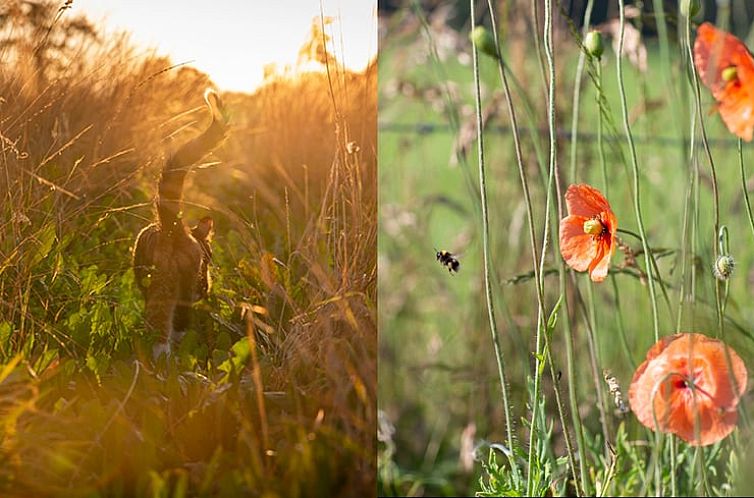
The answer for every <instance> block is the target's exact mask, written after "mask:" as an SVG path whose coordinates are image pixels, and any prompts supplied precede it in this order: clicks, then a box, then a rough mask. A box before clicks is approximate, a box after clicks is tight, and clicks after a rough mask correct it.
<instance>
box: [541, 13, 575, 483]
mask: <svg viewBox="0 0 754 498" xmlns="http://www.w3.org/2000/svg"><path fill="white" fill-rule="evenodd" d="M552 37H553V20H552V0H545V29H544V40H545V57H546V59H547V69H548V74H549V81H548V98H547V104H548V127H549V130H550V172H549V176H548V180H547V199H546V201H545V203H546V206H545V226H544V235H543V242H542V255H541V257H540V262H539V277H540V278H539V287H540V293H541V294H542V295H544V276H543V273H544V266H545V258H546V256H547V234H548V232H549V229H550V206H551V201H552V187H553V182H554V181H555V180H556V179H557V177H558V164H557V161H558V144H557V128H556V124H555V57H554V48H553V39H552ZM558 190H559V189H558ZM562 291H563V289H561V293H562ZM542 304H543V307H544V299H543V300H542ZM542 319H543V320H545V319H546V318H545V317H544V316H543V317H542ZM542 326H543V328H544V338H545V351H546V356H547V362H548V363H549V366H550V376H551V377H552V379H553V391H554V393H555V404H556V406H557V408H558V416H559V418H560V425H561V427H562V429H563V438H564V439H565V445H566V452H567V454H568V463H569V466H570V467H571V473H572V475H573V485H574V487H575V488H576V495H577V496H580V495H581V494H580V492H579V478H578V476H577V474H576V472H577V471H576V458H575V457H574V454H573V448H572V446H571V435H570V431H569V429H568V424H567V423H566V417H565V409H564V407H563V402H562V400H561V398H560V381H559V380H558V375H557V374H556V371H557V369H556V368H555V362H554V360H553V357H552V347H551V341H550V333H551V331H550V330H548V328H547V325H546V324H545V323H543V324H542ZM537 354H539V351H537ZM536 374H537V376H536V377H535V384H536V380H537V379H538V378H539V377H540V375H541V374H539V370H537V372H536ZM572 380H573V379H569V381H572ZM534 396H535V399H534V401H535V402H534V404H533V407H536V406H537V396H538V392H537V391H536V389H535V391H534ZM533 427H534V417H532V428H533ZM529 451H531V447H530V448H529ZM582 456H583V455H582Z"/></svg>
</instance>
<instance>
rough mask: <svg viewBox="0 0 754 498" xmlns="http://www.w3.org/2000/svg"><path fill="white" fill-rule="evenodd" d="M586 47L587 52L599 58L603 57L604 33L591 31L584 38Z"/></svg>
mask: <svg viewBox="0 0 754 498" xmlns="http://www.w3.org/2000/svg"><path fill="white" fill-rule="evenodd" d="M584 49H585V50H586V53H587V54H589V55H591V56H592V57H595V58H597V59H599V58H600V57H602V52H604V50H605V47H604V45H603V44H602V33H600V32H599V31H590V32H589V33H587V34H586V37H585V38H584Z"/></svg>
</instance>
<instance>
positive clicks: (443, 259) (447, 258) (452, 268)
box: [437, 251, 461, 273]
mask: <svg viewBox="0 0 754 498" xmlns="http://www.w3.org/2000/svg"><path fill="white" fill-rule="evenodd" d="M437 261H439V262H440V264H442V265H443V266H445V267H447V268H448V272H450V273H453V272H456V273H458V270H459V269H460V268H461V263H459V262H458V259H456V257H455V256H454V255H453V253H451V252H448V251H437Z"/></svg>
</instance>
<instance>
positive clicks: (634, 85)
mask: <svg viewBox="0 0 754 498" xmlns="http://www.w3.org/2000/svg"><path fill="white" fill-rule="evenodd" d="M627 3H631V2H627ZM681 3H684V2H681ZM685 3H686V4H688V2H685ZM692 3H694V2H692ZM701 3H702V4H704V5H703V6H702V10H701V11H700V12H698V13H697V14H696V15H694V16H693V17H692V19H691V20H690V22H688V23H687V16H685V15H684V14H683V13H681V11H680V10H679V7H680V6H679V5H678V2H643V3H642V5H643V7H642V10H639V9H638V8H637V5H639V4H637V3H635V2H633V5H627V6H626V10H625V11H624V12H625V16H621V15H620V13H621V10H622V9H621V7H622V3H621V2H618V1H613V2H592V1H588V2H587V1H577V2H551V1H549V0H546V1H541V2H528V1H510V2H509V1H506V2H490V3H489V4H488V2H471V4H472V5H474V7H475V9H476V12H475V13H471V12H470V5H469V2H453V3H440V4H433V6H432V7H430V6H429V5H428V4H427V3H422V4H421V6H420V5H419V3H418V2H406V3H405V6H403V7H401V8H398V9H396V10H394V11H390V12H389V11H387V10H385V11H382V12H381V35H380V67H379V129H380V134H379V137H380V138H379V165H380V168H379V181H380V196H379V197H380V199H379V205H380V209H379V233H380V235H379V250H378V254H379V258H378V259H379V302H380V312H379V323H380V352H379V354H380V368H379V393H378V395H379V417H378V426H379V427H378V439H379V445H378V493H379V494H380V495H386V496H406V495H408V496H422V495H428V496H436V495H445V496H453V495H473V494H475V493H476V494H477V495H478V496H501V495H507V496H521V495H537V496H555V495H576V494H579V495H585V496H595V495H599V496H605V495H608V496H610V495H613V496H615V495H651V496H660V495H666V496H673V495H676V496H677V495H732V494H733V495H735V494H747V493H750V491H751V489H752V485H754V482H753V481H752V464H751V458H752V454H753V452H752V450H753V448H752V445H751V413H752V409H753V408H754V407H753V406H752V398H751V395H750V389H747V388H748V385H747V378H746V377H747V375H746V370H748V371H749V372H751V367H752V362H751V358H752V353H753V352H754V342H753V340H754V335H753V332H754V327H753V326H752V323H754V307H753V306H752V305H751V303H752V290H751V289H752V282H754V280H753V279H754V273H752V264H754V251H753V250H752V247H754V223H752V222H751V215H750V214H749V213H750V211H749V210H748V209H747V208H748V201H747V197H746V196H745V194H747V195H748V194H749V191H750V190H751V189H752V188H754V178H753V177H752V175H753V174H754V173H752V172H753V171H754V169H753V168H754V166H753V165H754V153H752V152H753V149H752V148H751V147H752V146H751V143H750V142H747V141H743V142H742V148H741V153H740V154H739V150H738V146H739V140H738V136H736V134H734V133H732V132H731V131H729V129H728V127H727V126H726V125H725V124H724V123H723V121H722V119H721V116H720V113H721V112H722V111H720V109H723V108H724V105H727V104H726V102H730V100H728V101H726V100H725V99H726V98H727V99H731V98H732V97H733V96H734V93H733V92H734V91H735V90H734V89H735V88H739V87H743V88H751V86H750V85H752V82H751V80H748V79H747V78H748V76H746V74H748V73H747V71H748V68H749V65H748V64H749V62H748V61H749V59H748V57H749V56H748V55H747V54H746V51H745V50H743V51H739V52H737V53H738V54H739V57H740V59H737V61H736V62H735V63H734V62H729V63H728V64H729V66H724V67H722V68H721V70H720V74H718V76H717V77H718V82H719V83H718V84H719V85H721V86H720V88H723V89H726V90H725V91H729V92H731V93H730V94H727V96H723V97H720V96H719V95H717V94H716V95H713V93H712V91H711V90H710V88H709V87H708V86H709V85H708V83H707V81H708V80H709V79H710V76H709V73H707V76H702V80H701V81H699V78H700V74H699V73H700V72H701V71H703V70H706V71H711V69H709V67H708V65H707V62H704V61H698V62H697V64H698V65H699V66H698V67H697V66H695V65H694V64H693V62H692V60H691V54H692V53H693V50H694V43H695V40H696V38H697V37H698V36H699V35H698V34H697V27H698V26H699V25H700V24H701V23H702V22H703V21H709V22H712V23H713V24H716V25H717V26H718V27H719V28H720V29H725V30H728V31H732V32H733V34H735V35H737V36H738V37H740V38H741V39H742V40H743V41H744V43H745V42H746V40H747V35H749V33H750V29H751V26H750V22H751V19H752V14H754V12H753V11H752V7H753V6H752V5H751V4H750V3H749V2H744V1H737V0H733V1H731V2H726V4H728V3H729V4H730V8H729V9H727V10H726V9H724V8H718V9H715V5H714V4H715V2H711V1H710V2H701ZM722 4H723V3H722V2H720V5H722ZM587 6H589V7H587ZM591 6H594V16H593V17H592V21H591V23H590V22H587V25H590V24H591V29H594V30H597V31H599V32H600V33H601V40H602V46H603V48H604V51H603V53H602V54H601V56H599V54H598V53H597V52H598V51H597V50H595V49H596V47H595V45H594V44H593V41H592V42H590V43H589V44H588V45H587V47H584V46H582V37H583V36H584V34H585V33H586V32H587V31H585V30H583V28H582V27H581V25H582V24H583V22H582V20H583V19H584V17H585V14H586V10H585V8H591ZM686 7H688V5H686ZM692 7H693V6H692ZM490 9H493V10H492V12H493V13H494V15H495V19H494V21H493V20H492V19H491V17H490V12H491V11H490ZM687 11H688V10H686V11H685V12H687ZM472 19H473V23H472ZM475 26H484V27H485V32H483V33H482V32H477V36H474V37H473V39H474V43H475V45H472V42H471V41H470V37H469V34H470V33H471V32H472V30H473V29H474V27H475ZM493 26H494V28H493ZM710 29H711V28H710ZM495 31H497V34H498V35H499V37H500V41H499V47H500V51H501V54H502V61H503V64H499V63H498V59H497V56H498V53H497V50H496V44H495V36H494V32H495ZM640 34H641V36H638V35H640ZM689 34H690V38H689V37H688V35H689ZM592 36H595V35H592ZM710 36H711V35H710ZM748 39H749V40H750V39H751V38H750V37H749V38H748ZM621 43H622V45H623V48H624V51H625V55H624V57H623V58H622V59H621V61H620V64H619V63H618V60H617V59H616V50H617V49H618V48H619V46H620V44H621ZM705 43H710V42H705ZM475 46H476V48H477V50H476V55H477V57H476V59H475V53H474V52H475V50H474V48H475ZM711 46H712V48H709V45H708V46H706V47H707V48H709V52H710V53H711V55H710V54H708V55H707V56H708V57H709V59H708V60H712V61H713V62H711V63H709V65H714V61H715V60H716V58H717V57H721V56H720V55H719V54H723V53H726V54H727V53H728V52H730V51H732V50H733V48H732V47H733V46H734V45H731V44H729V43H728V42H726V44H725V47H724V48H720V46H721V44H717V48H714V47H715V46H716V44H715V43H712V45H711ZM702 48H704V47H702ZM716 51H717V52H716ZM716 53H717V54H718V55H716ZM697 58H699V57H697ZM736 64H741V65H740V66H738V67H737V68H736V67H735V66H736ZM475 67H478V82H479V85H478V87H477V85H476V84H475V82H476V81H477V80H476V78H475ZM729 67H734V69H733V70H731V69H729ZM751 67H754V65H752V66H751ZM700 68H701V69H700ZM503 70H504V72H502V71H503ZM723 71H727V73H725V76H723V74H722V72H723ZM503 74H504V76H505V78H504V79H503V78H502V76H501V75H503ZM697 81H699V93H698V98H697V92H696V86H695V83H696V82H697ZM726 85H728V86H726ZM736 85H738V86H736ZM747 85H748V86H747ZM506 89H507V90H508V91H506ZM720 92H723V90H720ZM507 93H509V94H510V102H511V104H512V111H513V113H515V117H516V120H517V125H518V133H517V134H514V133H513V126H512V121H511V117H512V114H511V109H509V107H508V102H509V98H508V95H507ZM716 97H717V98H718V100H720V99H721V98H722V99H723V100H722V103H720V104H716ZM477 98H478V99H479V101H478V102H477ZM747 98H748V99H749V100H746V99H743V100H742V102H743V103H744V104H746V103H747V102H751V98H750V97H747ZM737 112H738V114H736V115H735V116H733V117H732V119H735V120H738V121H741V122H745V121H746V120H748V119H750V117H751V116H750V113H749V114H747V111H746V110H745V109H744V108H740V109H739V110H738V111H737ZM574 116H576V118H575V119H574ZM478 122H481V123H482V126H481V128H482V133H481V135H482V138H483V150H482V152H483V154H484V155H483V162H482V161H481V159H482V158H480V148H479V146H480V143H479V140H478V139H479V135H478V133H477V130H478V128H479V126H478ZM702 126H703V128H702ZM705 134H706V136H705ZM516 142H518V144H517V143H516ZM517 145H518V146H519V148H520V152H521V156H520V160H519V159H518V158H517V154H516V150H517ZM482 164H483V166H484V169H483V172H482V173H483V178H484V179H485V185H483V186H482V187H484V188H480V165H482ZM577 184H588V185H590V186H592V187H593V188H595V189H597V190H599V192H600V194H599V198H598V196H597V195H596V194H595V195H594V196H592V197H588V196H586V194H585V192H587V187H583V186H582V187H572V188H571V189H569V186H571V185H577ZM525 191H528V193H529V196H528V198H527V196H526V195H525ZM482 192H484V193H485V194H486V202H483V197H482ZM566 192H568V194H566ZM585 199H586V200H585ZM600 199H601V200H600ZM595 206H597V208H595ZM637 208H638V209H637ZM610 212H611V213H613V214H614V218H611V216H612V215H610V214H609V213H610ZM569 215H571V216H577V215H578V216H580V218H579V217H578V216H577V217H576V218H569ZM561 220H566V221H564V222H563V223H564V225H561ZM485 222H486V223H485ZM485 225H486V228H485ZM616 225H617V229H618V230H617V232H614V231H615V228H616ZM561 226H565V227H566V230H565V233H566V237H565V238H564V237H563V233H562V229H561ZM485 229H486V230H487V231H488V233H489V240H488V242H487V243H485V240H484V233H485ZM610 234H614V235H615V237H616V238H615V239H614V240H613V241H612V242H611V239H610ZM532 236H533V238H534V241H533V242H532ZM578 237H582V238H580V239H579V238H578ZM576 239H577V240H578V241H580V242H574V240H576ZM582 243H583V244H584V246H580V245H579V244H582ZM593 244H594V245H593ZM596 244H600V246H599V247H603V248H605V247H607V249H604V250H605V251H607V252H605V253H599V254H602V257H599V254H598V252H597V251H598V250H602V249H597V245H596ZM582 247H588V249H589V250H591V251H594V252H592V253H589V252H588V251H586V252H583V251H585V249H584V250H582V249H580V248H582ZM485 250H486V251H487V254H488V258H487V260H488V264H487V265H485V258H484V253H485ZM579 250H582V252H581V253H579V252H578V251H579ZM437 251H450V252H451V253H452V254H454V255H455V257H456V258H457V259H458V262H459V264H460V268H459V271H458V272H457V273H455V272H452V271H450V270H452V268H449V267H447V266H445V265H443V264H442V261H438V257H437V256H438V255H437V254H436V253H437ZM610 251H612V253H611V252H610ZM611 254H612V257H611ZM439 256H442V254H440V255H439ZM728 258H731V259H732V261H734V264H731V259H728ZM598 263H599V264H603V265H608V264H609V266H603V267H602V268H603V269H607V275H606V276H605V275H604V274H602V275H600V272H599V271H597V270H595V271H594V273H592V275H591V278H590V273H589V271H584V270H588V269H589V268H588V267H592V268H591V269H595V268H596V267H597V265H598ZM577 270H578V271H577ZM485 277H487V278H485ZM488 296H489V298H488ZM491 332H492V333H491ZM676 333H698V334H703V336H691V335H683V336H679V338H678V339H676V340H675V341H672V342H671V339H672V337H671V336H673V334H676ZM663 338H665V342H659V345H657V346H655V347H654V348H653V349H650V348H652V347H653V345H654V344H655V343H657V342H658V340H662V339H663ZM496 343H497V344H499V351H497V350H496V347H495V344H496ZM648 354H649V356H650V359H651V360H652V361H651V362H649V363H644V362H645V360H647V358H648ZM739 358H740V359H739ZM689 364H693V365H694V367H693V369H691V368H689V367H688V365H689ZM692 370H693V371H692ZM712 377H714V378H715V379H717V380H716V381H709V379H710V378H712ZM750 383H751V382H750V380H749V381H748V384H750ZM710 386H712V387H710ZM684 417H685V418H684Z"/></svg>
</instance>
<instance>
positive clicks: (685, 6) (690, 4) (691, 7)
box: [681, 0, 702, 17]
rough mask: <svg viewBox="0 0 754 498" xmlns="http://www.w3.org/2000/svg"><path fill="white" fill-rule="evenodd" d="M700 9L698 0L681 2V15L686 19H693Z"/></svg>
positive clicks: (700, 5)
mask: <svg viewBox="0 0 754 498" xmlns="http://www.w3.org/2000/svg"><path fill="white" fill-rule="evenodd" d="M701 8H702V3H701V2H700V1H699V0H681V14H683V15H684V16H686V17H694V16H695V15H697V14H698V13H699V10H700V9H701Z"/></svg>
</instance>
